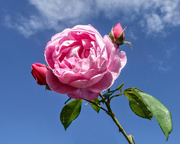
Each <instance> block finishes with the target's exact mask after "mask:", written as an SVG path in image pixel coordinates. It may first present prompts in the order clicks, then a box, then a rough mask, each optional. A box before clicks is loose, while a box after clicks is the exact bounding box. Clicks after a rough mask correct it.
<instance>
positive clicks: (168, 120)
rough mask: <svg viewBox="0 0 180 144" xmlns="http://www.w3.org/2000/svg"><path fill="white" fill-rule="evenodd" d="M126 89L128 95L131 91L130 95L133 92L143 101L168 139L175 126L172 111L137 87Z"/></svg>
mask: <svg viewBox="0 0 180 144" xmlns="http://www.w3.org/2000/svg"><path fill="white" fill-rule="evenodd" d="M125 91H126V92H125V95H127V93H130V95H132V94H133V95H135V96H136V97H138V98H140V99H141V100H142V101H143V103H144V104H145V105H146V107H147V108H148V109H149V110H150V111H151V113H152V114H153V116H154V117H155V118H156V120H157V122H158V123H159V125H160V127H161V129H162V131H163V133H164V135H165V136H166V139H167V140H168V138H169V134H170V133H171V131H172V128H173V125H172V117H171V113H170V111H169V110H168V109H167V108H166V107H165V106H164V105H163V104H162V103H161V102H160V101H159V100H157V99H156V98H154V97H153V96H151V95H149V94H147V93H144V92H143V91H141V90H139V89H137V88H129V89H128V90H125ZM136 104H137V103H136Z"/></svg>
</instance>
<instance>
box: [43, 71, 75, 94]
mask: <svg viewBox="0 0 180 144" xmlns="http://www.w3.org/2000/svg"><path fill="white" fill-rule="evenodd" d="M46 81H47V84H48V85H49V87H50V88H51V90H53V91H55V92H57V93H61V94H68V93H72V92H74V91H76V90H77V88H75V87H72V86H70V85H67V84H63V83H61V82H60V81H59V79H58V78H57V77H56V76H55V75H54V74H53V72H52V70H48V71H47V74H46Z"/></svg>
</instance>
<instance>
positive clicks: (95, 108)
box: [90, 98, 100, 113]
mask: <svg viewBox="0 0 180 144" xmlns="http://www.w3.org/2000/svg"><path fill="white" fill-rule="evenodd" d="M91 101H93V102H95V103H97V104H98V105H100V101H99V98H96V99H94V100H91ZM90 105H91V106H92V108H93V109H94V110H95V111H96V112H97V113H99V111H100V107H98V106H96V105H94V104H92V103H90Z"/></svg>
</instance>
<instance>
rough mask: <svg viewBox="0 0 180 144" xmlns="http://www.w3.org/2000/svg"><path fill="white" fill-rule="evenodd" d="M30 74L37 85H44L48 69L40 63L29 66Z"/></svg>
mask: <svg viewBox="0 0 180 144" xmlns="http://www.w3.org/2000/svg"><path fill="white" fill-rule="evenodd" d="M31 69H32V71H31V74H32V75H33V77H34V78H35V80H36V81H37V83H38V84H39V85H46V84H47V83H46V73H47V70H48V67H47V66H46V65H44V64H41V63H35V64H32V66H31Z"/></svg>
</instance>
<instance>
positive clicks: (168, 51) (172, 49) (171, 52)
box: [165, 47, 178, 58]
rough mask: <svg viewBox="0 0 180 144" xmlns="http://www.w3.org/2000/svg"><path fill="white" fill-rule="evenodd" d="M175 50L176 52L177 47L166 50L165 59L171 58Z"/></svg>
mask: <svg viewBox="0 0 180 144" xmlns="http://www.w3.org/2000/svg"><path fill="white" fill-rule="evenodd" d="M176 50H178V48H177V47H173V48H171V49H168V50H166V51H165V54H166V57H167V58H170V57H171V56H172V54H173V52H174V51H176Z"/></svg>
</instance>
